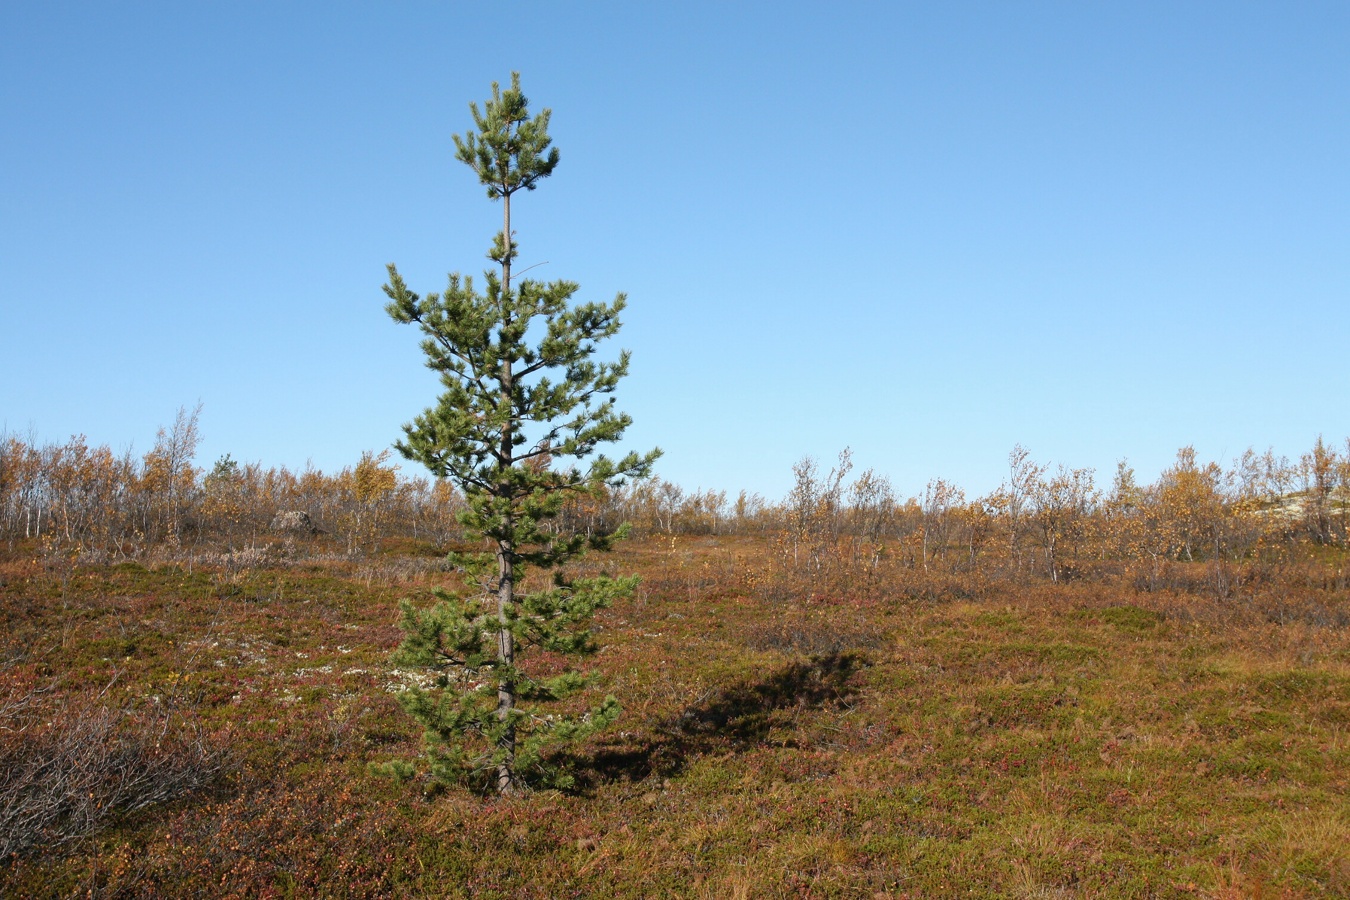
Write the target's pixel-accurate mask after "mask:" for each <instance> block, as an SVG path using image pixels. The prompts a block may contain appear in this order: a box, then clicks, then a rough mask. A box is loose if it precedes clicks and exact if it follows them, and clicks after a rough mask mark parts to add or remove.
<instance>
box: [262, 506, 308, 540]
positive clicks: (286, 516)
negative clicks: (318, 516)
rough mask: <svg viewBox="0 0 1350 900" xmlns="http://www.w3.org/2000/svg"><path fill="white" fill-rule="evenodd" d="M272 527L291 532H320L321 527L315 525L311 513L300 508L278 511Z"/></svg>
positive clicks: (275, 529)
mask: <svg viewBox="0 0 1350 900" xmlns="http://www.w3.org/2000/svg"><path fill="white" fill-rule="evenodd" d="M271 528H272V530H273V531H283V532H287V533H290V534H318V533H319V529H318V528H316V527H315V525H314V521H313V520H312V519H311V518H310V517H309V513H307V512H303V511H302V510H298V509H293V510H285V511H283V512H279V513H277V514H276V517H275V518H273V519H272V525H271Z"/></svg>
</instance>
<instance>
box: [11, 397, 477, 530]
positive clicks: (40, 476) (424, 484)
mask: <svg viewBox="0 0 1350 900" xmlns="http://www.w3.org/2000/svg"><path fill="white" fill-rule="evenodd" d="M197 418H198V414H197V411H190V412H189V411H187V410H181V411H180V412H179V414H178V416H177V418H176V420H175V422H174V424H173V426H172V427H171V428H166V429H161V430H160V431H159V434H158V436H157V438H156V440H155V445H154V447H152V448H151V449H150V451H149V452H148V453H145V454H144V455H141V456H137V455H135V454H133V453H131V452H125V453H122V454H120V455H118V454H116V453H114V452H113V451H112V450H111V449H109V448H108V447H106V446H100V447H90V446H89V445H88V444H87V442H86V441H85V438H84V437H83V436H76V437H72V438H71V439H70V440H69V441H67V442H65V443H62V444H57V443H46V444H39V443H38V442H37V441H36V440H33V439H31V438H30V439H28V440H24V439H22V438H19V437H17V436H14V435H0V539H3V540H7V541H8V542H9V543H10V544H13V542H14V541H15V540H18V539H32V540H36V541H38V542H39V543H40V545H41V546H42V547H44V548H45V549H46V550H47V551H49V552H55V551H71V552H77V553H78V552H88V553H91V554H105V555H113V556H117V555H124V556H135V555H138V554H139V553H141V552H143V551H145V550H146V549H148V548H151V547H159V546H164V545H169V546H183V545H194V546H202V545H207V546H211V547H215V548H219V549H223V550H233V549H240V548H245V547H254V546H256V545H258V544H259V543H262V542H267V541H270V540H273V539H276V538H277V537H279V536H283V535H284V536H286V537H288V538H311V539H318V540H327V541H329V542H332V543H335V544H336V545H337V546H339V547H340V548H342V549H344V550H345V551H346V552H349V553H360V552H364V551H367V550H369V549H371V548H373V547H374V546H375V545H376V543H377V542H378V541H379V540H380V539H382V538H389V537H405V536H406V537H408V538H411V539H414V540H425V541H427V542H429V543H432V544H445V543H447V542H449V541H451V540H454V539H455V538H456V537H457V536H458V534H459V529H458V525H457V523H456V521H455V513H456V512H457V510H458V509H459V507H460V505H461V502H462V501H461V498H460V497H459V495H458V494H457V493H456V492H455V491H454V490H453V489H452V487H451V486H450V485H449V484H448V483H444V482H434V481H432V480H430V479H427V478H407V477H401V476H400V473H399V470H398V467H397V466H396V465H394V464H393V463H391V462H390V460H389V453H388V451H385V452H383V453H379V454H375V453H364V454H362V455H361V458H360V460H359V461H358V462H357V463H356V464H355V465H354V466H349V467H347V468H344V469H342V470H341V471H340V472H337V473H335V474H326V473H324V472H321V471H318V470H316V469H313V468H307V469H305V470H304V471H301V472H292V471H290V470H289V469H287V468H285V467H281V468H263V467H262V466H261V465H259V464H257V463H239V462H237V461H235V460H234V459H232V458H231V457H230V456H229V455H226V456H224V457H222V458H221V459H219V460H217V461H216V462H215V464H214V465H213V466H212V467H211V468H209V469H202V468H198V467H196V466H194V465H193V459H194V457H195V456H196V452H197V446H198V443H199V440H200V438H199V433H198V428H197Z"/></svg>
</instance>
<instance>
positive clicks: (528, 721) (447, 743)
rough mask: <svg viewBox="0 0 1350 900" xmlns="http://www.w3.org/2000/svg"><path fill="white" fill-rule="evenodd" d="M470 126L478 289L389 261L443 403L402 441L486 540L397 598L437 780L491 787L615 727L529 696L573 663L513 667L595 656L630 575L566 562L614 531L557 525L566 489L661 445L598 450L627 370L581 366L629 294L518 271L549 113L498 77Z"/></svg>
mask: <svg viewBox="0 0 1350 900" xmlns="http://www.w3.org/2000/svg"><path fill="white" fill-rule="evenodd" d="M470 109H471V110H472V113H473V118H474V123H475V125H476V127H477V130H476V132H473V131H471V132H469V133H466V134H465V135H463V136H459V135H456V136H455V147H456V151H457V153H456V157H457V158H458V159H459V160H460V161H461V162H464V163H465V164H467V165H468V166H469V167H470V168H472V169H473V170H474V172H475V174H477V176H478V178H479V180H480V181H481V182H482V183H483V184H484V185H485V186H486V187H487V194H488V197H489V198H490V199H493V200H501V201H502V211H503V224H502V230H501V231H500V232H499V233H498V234H497V235H496V236H495V237H494V239H493V243H492V247H491V249H490V250H489V252H488V258H489V259H491V260H492V261H493V262H495V263H496V264H497V265H498V266H499V271H492V270H489V271H487V272H486V273H485V285H484V290H482V291H481V292H480V291H479V290H478V289H477V288H476V287H475V285H474V282H473V279H472V277H461V276H460V275H459V274H452V275H451V276H450V278H449V285H448V287H447V288H446V289H445V291H444V292H443V293H441V294H428V295H426V296H425V297H419V296H418V295H417V294H415V293H413V292H412V291H410V290H408V288H407V285H405V284H404V282H403V279H402V278H400V277H399V274H398V271H397V269H396V268H395V267H394V266H393V265H390V266H389V283H388V284H387V285H385V288H384V290H385V293H386V294H387V295H388V296H389V299H390V301H391V302H390V303H389V304H388V306H387V307H386V309H387V310H388V312H389V314H390V315H391V316H392V317H393V318H394V319H396V320H397V321H399V322H404V323H410V324H415V325H417V326H418V327H419V328H420V329H421V331H422V333H423V335H424V340H423V341H422V350H423V352H424V353H425V354H426V357H427V366H428V367H430V368H432V369H434V370H435V371H437V372H439V373H440V376H441V384H442V385H443V387H444V391H443V393H442V394H441V396H440V398H439V401H438V402H437V404H436V405H435V406H433V407H431V408H429V409H427V410H426V411H425V412H423V413H422V414H421V415H420V416H418V417H417V418H416V419H415V420H414V421H413V422H412V423H411V424H408V425H405V426H404V432H405V439H404V440H403V441H400V442H399V443H398V444H397V445H396V446H397V448H398V450H399V451H400V452H401V453H402V454H403V455H404V456H406V457H407V458H409V459H411V460H416V461H418V462H421V463H423V464H424V465H426V466H427V468H429V469H430V470H431V471H432V473H434V474H435V475H436V476H437V477H442V478H449V479H451V480H452V481H453V482H454V483H455V484H457V485H458V486H459V488H460V489H461V490H462V491H463V493H464V498H465V501H466V508H465V509H464V510H463V511H462V512H461V514H460V523H461V525H463V527H464V528H465V530H466V532H467V533H468V534H469V535H471V536H474V537H477V538H481V539H482V540H483V542H484V547H485V548H488V549H485V550H484V551H483V552H480V553H461V554H452V556H453V557H454V561H455V562H456V564H457V565H460V566H462V567H463V569H464V571H465V572H466V573H467V581H468V584H469V586H470V591H469V593H468V595H467V596H465V597H459V596H454V595H451V594H450V593H448V592H445V591H439V592H438V597H437V603H436V604H435V605H434V606H433V607H432V608H430V609H418V608H416V607H414V606H413V605H412V604H410V603H409V602H407V601H406V600H405V601H404V602H403V604H402V609H403V619H402V627H403V630H404V632H405V637H404V640H403V643H402V645H401V647H400V649H399V651H398V652H397V653H396V654H395V659H396V661H397V662H398V663H399V664H400V665H415V666H428V667H432V668H434V669H435V670H436V671H437V672H438V677H437V682H436V686H435V688H434V689H432V690H421V689H416V688H414V689H411V690H408V691H406V692H404V693H403V694H402V695H401V700H402V703H403V706H404V708H405V709H406V710H407V711H408V712H409V713H410V714H411V715H412V716H413V717H414V718H415V719H416V720H417V721H418V722H420V723H421V724H422V725H423V726H424V728H425V729H426V738H427V744H428V755H429V758H430V761H431V768H432V772H433V774H434V775H436V776H437V777H438V778H440V779H441V780H444V781H451V780H458V779H462V778H465V777H468V778H470V779H475V778H477V779H481V781H482V783H483V784H484V786H489V785H490V786H491V787H493V788H495V789H496V790H497V791H498V792H500V793H510V792H513V791H516V790H518V789H519V788H520V787H521V786H522V785H523V784H524V783H526V782H529V781H532V780H533V781H544V782H550V783H553V784H559V783H562V784H565V783H567V782H568V781H569V776H568V775H567V773H566V772H560V771H549V769H548V768H547V766H546V759H545V757H544V753H545V751H546V750H548V749H549V748H550V747H553V746H557V745H559V744H562V743H566V742H568V741H571V740H576V739H579V738H580V737H582V736H584V735H585V734H588V733H591V732H593V731H595V730H597V729H599V728H602V727H604V726H605V725H607V724H609V723H610V722H611V721H613V719H614V718H615V717H616V716H617V715H618V712H619V707H618V703H617V702H616V701H615V699H614V698H613V697H606V698H605V700H604V701H603V702H602V703H601V704H600V705H599V706H597V707H595V708H593V709H591V710H590V711H589V712H586V713H583V714H580V715H572V716H564V715H545V714H543V713H542V712H540V707H539V704H541V703H547V702H550V701H555V700H561V699H563V698H565V697H567V696H569V695H571V694H574V693H575V692H577V691H578V690H580V689H581V688H583V687H584V686H585V685H586V684H587V683H589V679H588V678H587V677H585V676H584V675H582V674H580V673H579V672H576V671H571V670H569V671H567V672H565V673H563V674H562V675H558V676H554V677H548V678H543V677H536V676H535V675H532V674H531V672H530V670H529V668H528V667H527V666H523V665H522V661H521V656H522V653H524V652H526V651H528V650H529V649H531V648H535V649H540V650H547V651H553V652H558V653H564V654H573V655H584V654H587V653H591V652H593V651H594V650H595V644H594V642H593V641H592V639H591V635H590V633H589V631H588V630H587V626H588V624H589V622H590V619H591V617H592V615H593V614H594V612H595V611H596V610H597V609H600V608H602V607H604V606H607V605H608V604H609V603H610V602H611V601H613V600H614V599H616V598H618V597H621V596H624V595H626V594H628V593H629V592H631V591H632V589H633V587H634V585H635V584H636V579H635V578H610V577H595V578H585V579H582V578H572V577H569V576H568V575H567V574H566V572H565V570H564V566H565V564H566V563H568V562H569V561H573V560H575V559H576V558H577V557H578V556H579V555H580V554H582V553H583V552H585V551H586V550H587V549H597V550H603V549H607V548H608V547H609V546H610V544H611V542H612V541H613V540H614V539H615V538H617V537H620V536H621V533H618V532H616V533H611V534H592V535H586V536H582V535H575V534H565V533H560V532H559V531H558V530H556V529H550V528H549V527H548V524H549V522H550V520H552V519H554V518H555V517H556V516H557V515H558V513H559V512H560V511H561V509H562V507H563V504H564V503H565V502H566V500H567V499H568V497H570V496H575V495H578V494H595V493H597V492H598V491H600V490H602V489H603V488H604V487H605V486H606V485H610V486H617V485H620V484H622V483H623V482H624V481H625V480H626V479H628V478H633V477H642V476H645V475H646V474H648V473H649V472H650V470H651V466H652V463H653V462H654V461H655V460H656V458H657V456H658V455H659V453H660V451H659V450H653V451H652V452H650V453H647V454H637V453H629V454H627V455H626V456H624V457H622V458H621V459H617V460H614V459H610V458H608V457H606V456H604V455H603V454H597V452H596V451H597V448H598V447H599V446H600V445H601V444H605V443H610V442H615V441H618V440H620V439H621V438H622V436H623V433H624V430H625V429H626V428H627V427H628V425H629V424H630V423H631V419H630V418H629V417H628V416H627V415H625V414H622V413H620V412H618V411H617V410H616V409H615V406H614V398H613V397H612V396H610V395H611V394H612V393H613V391H614V389H615V386H616V385H617V384H618V382H619V380H620V379H622V378H623V376H624V375H625V374H627V371H628V359H629V356H628V352H627V351H623V352H621V353H620V354H619V358H618V361H617V362H596V361H594V360H593V359H592V357H593V356H594V354H595V352H596V349H597V344H598V343H599V342H600V341H602V340H604V339H605V338H609V337H612V336H613V335H614V334H616V333H617V332H618V330H619V325H620V323H619V313H620V312H621V311H622V310H623V308H624V304H625V297H624V295H623V294H619V295H618V296H617V297H616V298H615V300H614V301H613V302H612V303H609V304H605V303H573V302H572V297H573V296H574V295H575V294H576V292H577V290H578V286H577V285H576V284H575V283H573V282H570V281H552V282H548V283H543V282H539V281H534V280H531V279H520V280H519V281H517V282H514V283H513V281H512V278H511V266H512V263H513V262H514V261H515V259H516V257H517V255H518V246H517V244H516V242H515V239H514V238H515V235H514V232H513V231H512V229H511V198H512V197H513V196H514V195H515V194H516V193H517V192H518V191H520V190H521V189H522V188H523V189H525V190H529V191H532V190H534V189H535V188H536V187H537V186H538V183H539V182H540V181H541V180H542V179H544V178H547V177H548V176H550V175H551V174H553V170H554V168H555V167H556V166H557V164H558V150H557V149H556V148H552V147H551V146H550V144H551V143H552V141H551V139H550V138H549V135H548V123H549V115H550V111H549V110H547V109H546V110H544V111H543V112H542V113H540V114H538V115H536V116H533V117H531V116H530V114H529V111H528V104H527V101H526V98H525V95H524V94H522V93H521V90H520V76H519V73H512V76H511V87H510V89H509V90H505V91H503V90H501V89H500V87H499V86H498V85H497V84H496V83H494V84H493V85H492V97H491V99H489V100H488V101H486V103H485V104H484V107H483V109H482V110H481V111H480V110H479V108H478V105H477V104H476V103H475V104H470ZM531 568H535V569H541V570H546V571H549V572H551V575H552V578H551V582H550V584H549V586H547V587H544V588H540V589H536V590H526V589H524V588H523V584H522V582H523V578H524V576H525V574H526V572H527V571H528V570H529V569H531Z"/></svg>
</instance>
